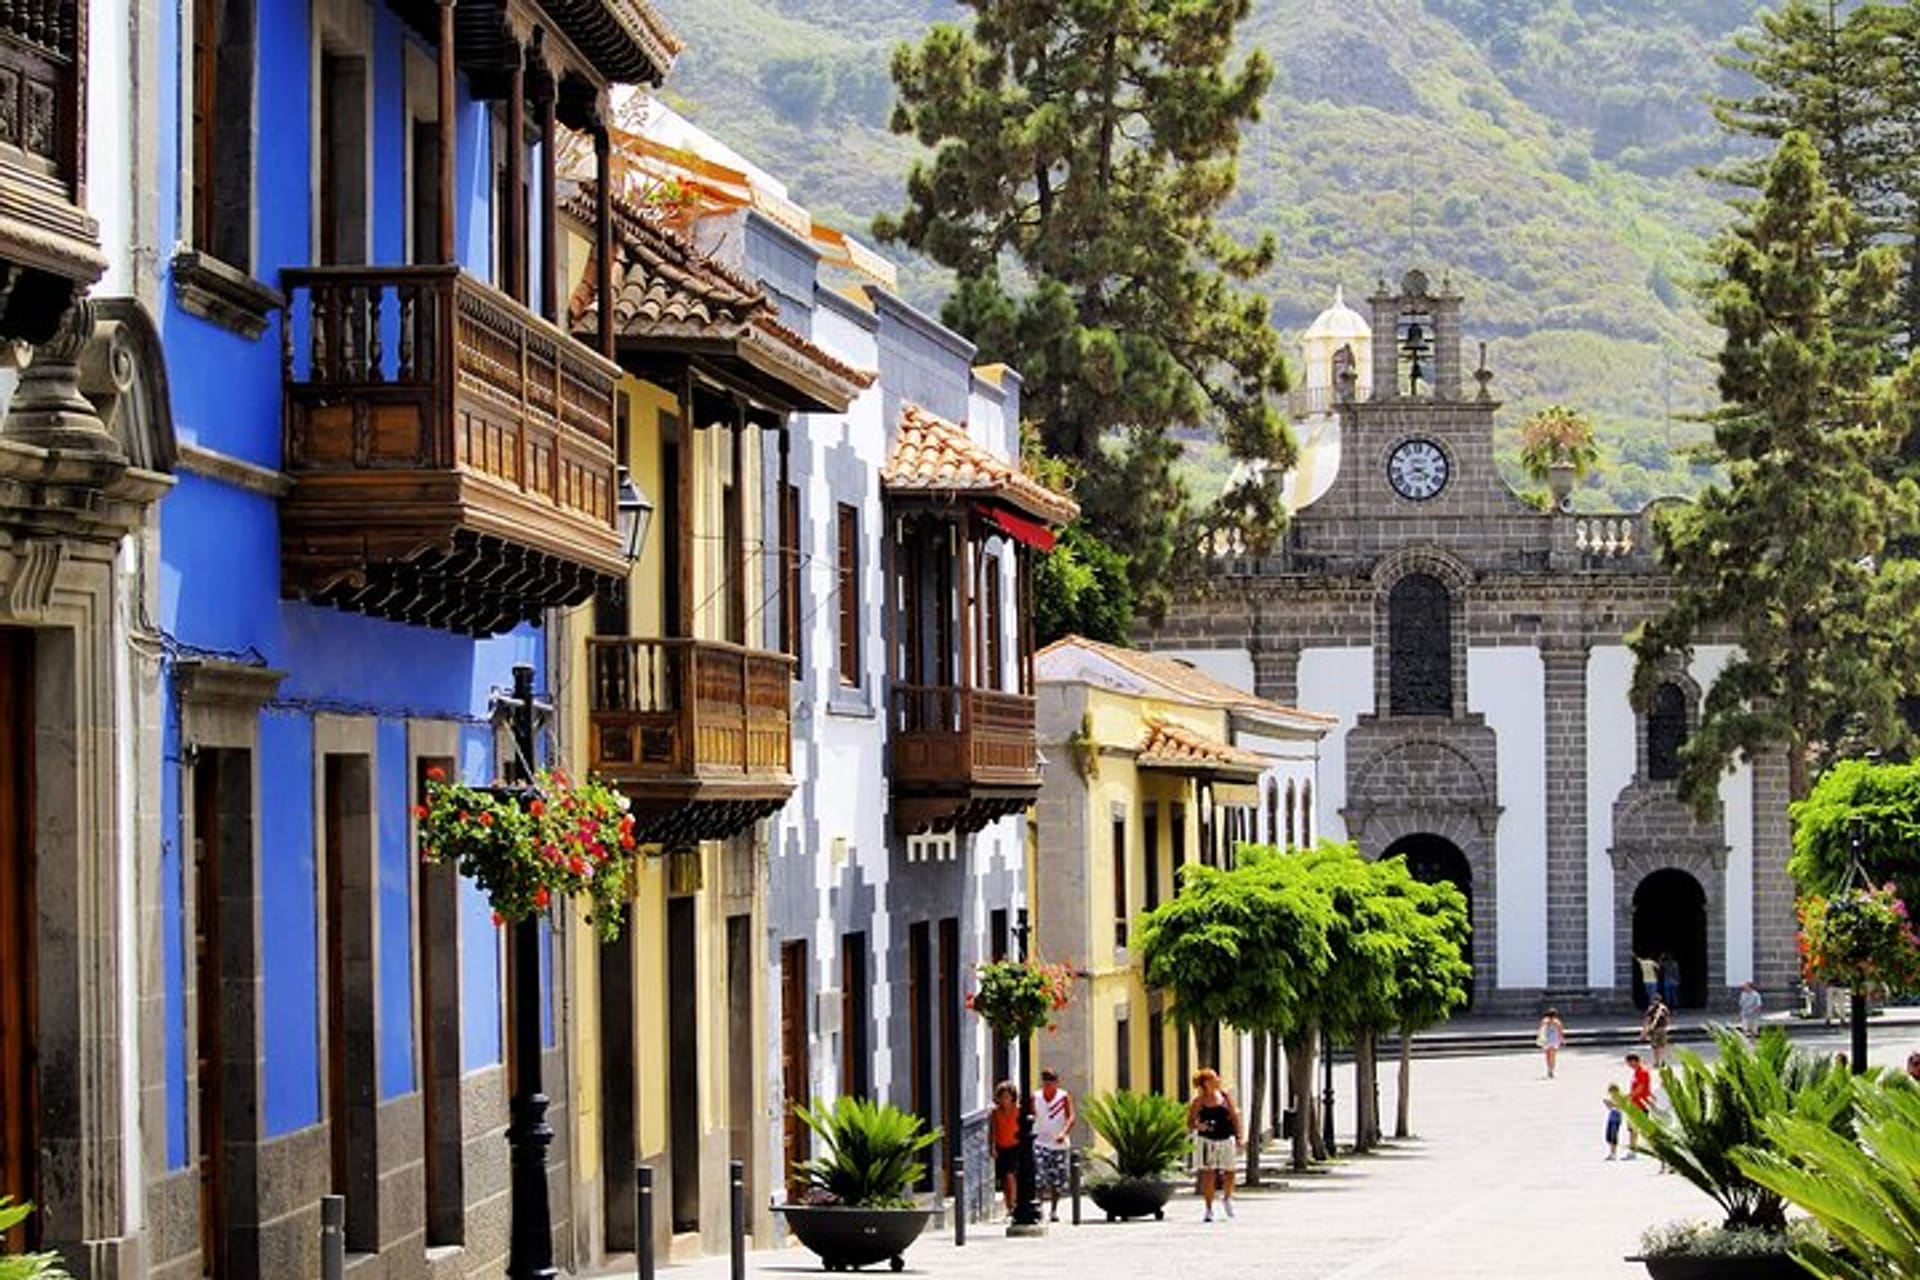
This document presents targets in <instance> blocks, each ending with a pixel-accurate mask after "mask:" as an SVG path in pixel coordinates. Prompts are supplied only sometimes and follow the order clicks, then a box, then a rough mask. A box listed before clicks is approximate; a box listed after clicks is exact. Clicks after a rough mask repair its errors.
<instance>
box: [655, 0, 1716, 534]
mask: <svg viewBox="0 0 1920 1280" xmlns="http://www.w3.org/2000/svg"><path fill="white" fill-rule="evenodd" d="M659 2H660V4H661V7H662V9H663V10H664V11H665V12H666V14H667V16H668V17H669V19H670V20H671V21H672V22H673V23H674V24H675V26H676V28H677V29H678V30H679V31H680V32H681V34H682V35H683V36H684V37H685V38H686V40H687V43H688V49H687V52H686V54H685V55H683V57H682V59H681V62H680V66H679V68H678V69H677V70H676V71H675V73H674V76H673V78H672V79H671V80H670V81H669V84H668V90H667V93H666V97H667V99H668V100H669V102H671V103H672V104H673V105H674V106H675V107H676V108H677V109H679V110H681V111H683V112H685V113H686V114H687V115H689V116H690V117H691V118H693V119H694V120H695V121H697V122H698V123H700V124H702V125H704V126H705V127H707V128H709V129H710V130H712V131H713V132H715V133H716V134H718V135H719V136H721V137H722V138H724V139H726V140H727V141H728V142H729V143H730V144H731V145H733V146H735V147H736V148H738V149H739V150H741V151H742V152H744V153H745V154H747V155H749V156H751V157H752V158H753V159H755V160H756V161H757V162H759V163H761V164H762V165H764V166H765V167H766V168H768V169H769V170H770V171H771V172H773V173H775V174H777V175H778V176H779V177H781V178H782V179H783V180H784V181H786V182H787V183H788V184H789V186H790V187H791V189H792V194H793V195H794V197H795V198H796V199H798V200H800V201H801V202H802V203H804V204H806V205H807V206H808V207H810V208H812V209H813V210H814V212H815V214H816V216H819V217H821V218H823V219H824V220H826V221H828V222H830V223H833V224H835V225H838V226H842V227H845V228H847V229H849V230H852V231H855V232H856V233H860V234H863V235H864V234H865V233H866V231H867V228H868V224H869V222H870V221H871V218H872V216H873V215H874V214H875V213H878V212H881V211H883V210H889V211H891V210H898V209H899V208H900V207H902V204H903V195H902V175H903V174H904V172H905V170H906V167H907V164H908V163H909V161H910V160H911V158H912V157H913V156H914V155H915V154H916V148H915V146H914V144H913V143H912V142H911V140H909V139H904V138H898V137H894V136H893V135H891V134H889V133H888V132H887V129H886V117H887V114H888V104H889V102H890V99H891V86H890V84H889V82H888V80H887V76H886V67H887V61H888V58H889V55H890V53H891V50H892V48H893V47H894V45H895V44H896V43H897V42H899V41H901V40H904V39H908V38H911V37H914V36H916V35H918V34H919V33H920V32H921V31H923V30H924V28H925V26H926V24H927V23H928V22H930V21H934V20H943V19H953V18H957V17H959V16H960V14H961V11H960V10H959V9H958V7H957V6H954V5H951V4H948V3H944V2H942V0H726V2H725V3H723V4H712V3H695V2H694V0H659ZM1753 9H1754V6H1751V5H1750V4H1749V3H1747V0H1739V2H1738V3H1736V2H1735V0H1558V2H1557V3H1551V4H1542V3H1541V2H1540V0H1424V3H1423V2H1422V0H1350V3H1348V4H1346V5H1343V6H1340V7H1338V8H1337V9H1335V8H1333V7H1332V6H1328V5H1325V4H1322V3H1319V2H1318V0H1256V3H1255V6H1254V12H1253V15H1252V17H1251V18H1250V19H1249V21H1248V22H1247V24H1246V26H1245V36H1246V40H1247V41H1248V42H1249V43H1251V44H1257V45H1258V46H1259V47H1261V48H1263V49H1265V50H1266V51H1267V53H1268V55H1269V56H1270V57H1271V58H1272V59H1273V61H1274V64H1275V67H1276V75H1275V77H1274V84H1273V87H1272V90H1271V91H1270V93H1269V95H1268V98H1267V102H1266V106H1265V108H1264V114H1263V118H1262V120H1261V121H1260V123H1259V124H1257V125H1255V126H1254V127H1253V128H1252V129H1251V130H1250V131H1249V133H1248V135H1247V137H1246V139H1245V142H1244V144H1243V148H1242V153H1241V159H1240V177H1241V192H1240V195H1239V197H1238V198H1237V200H1236V202H1235V204H1234V206H1233V207H1232V209H1231V210H1230V211H1229V214H1228V223H1229V226H1230V227H1231V228H1232V229H1233V230H1234V231H1236V232H1238V233H1243V234H1245V235H1246V236H1248V237H1251V235H1252V234H1253V233H1256V232H1258V231H1262V230H1269V229H1270V230H1272V231H1274V232H1275V233H1276V234H1277V235H1278V237H1279V240H1280V248H1281V253H1280V258H1279V261H1278V263H1277V264H1276V265H1275V267H1274V269H1273V271H1272V272H1271V273H1270V275H1269V276H1268V277H1267V278H1266V279H1264V280H1263V281H1262V282H1261V284H1262V288H1263V289H1264V290H1265V291H1266V292H1267V293H1268V295H1269V296H1270V297H1271V299H1272V307H1273V319H1274V323H1275V324H1276V325H1278V326H1279V327H1280V328H1281V330H1282V331H1283V332H1284V333H1286V334H1288V335H1289V336H1290V335H1292V334H1295V333H1297V332H1299V330H1300V329H1302V328H1303V327H1304V326H1305V325H1306V324H1307V322H1308V321H1310V320H1311V318H1312V317H1313V315H1314V314H1315V313H1317V312H1318V311H1319V310H1320V308H1321V307H1323V306H1324V305H1326V302H1327V301H1328V299H1329V297H1330V295H1331V293H1332V290H1333V286H1334V284H1335V283H1336V282H1337V283H1342V284H1344V285H1345V286H1346V287H1347V291H1348V296H1349V298H1350V299H1353V300H1355V301H1356V302H1357V300H1358V299H1359V298H1360V297H1362V296H1364V295H1365V294H1367V293H1369V292H1371V291H1372V287H1373V285H1374V283H1375V282H1376V280H1378V279H1379V278H1380V277H1381V276H1383V275H1385V276H1389V277H1395V278H1397V276H1398V274H1399V273H1400V272H1401V271H1402V270H1404V269H1405V268H1406V267H1408V266H1410V265H1415V264H1419V265H1423V266H1425V267H1427V268H1428V269H1429V270H1430V271H1432V272H1433V273H1435V274H1436V275H1438V274H1439V273H1441V272H1445V273H1448V274H1450V276H1451V278H1452V283H1453V285H1454V287H1455V288H1456V289H1457V290H1458V291H1460V292H1461V293H1463V294H1464V295H1466V299H1467V302H1466V307H1467V320H1468V334H1467V336H1468V339H1469V341H1470V342H1472V341H1475V340H1483V341H1485V342H1486V343H1487V344H1488V363H1489V365H1490V366H1491V368H1492V369H1493V371H1494V375H1495V377H1494V383H1493V388H1494V392H1495V394H1496V395H1497V396H1498V397H1499V398H1500V399H1501V401H1502V402H1503V408H1502V410H1501V414H1500V419H1499V420H1500V424H1501V433H1502V434H1501V437H1500V448H1501V454H1502V460H1503V462H1504V463H1505V464H1506V465H1507V467H1508V471H1509V476H1510V478H1511V479H1512V480H1513V482H1514V483H1515V485H1516V487H1522V486H1524V484H1525V481H1524V480H1523V478H1522V476H1521V472H1520V468H1519V464H1518V442H1517V432H1518V427H1519V423H1520V422H1521V421H1522V420H1523V419H1524V418H1525V417H1526V416H1527V415H1528V414H1529V413H1530V412H1532V411H1533V410H1535V409H1538V408H1540V407H1541V406H1543V405H1545V404H1547V403H1550V402H1555V401H1558V402H1561V403H1565V404H1569V405H1574V406H1576V407H1578V408H1580V409H1581V410H1583V411H1584V412H1586V413H1587V414H1589V415H1590V416H1591V417H1592V419H1593V421H1594V424H1595V427H1596V431H1597V434H1598V438H1599V442H1600V446H1601V462H1600V465H1599V467H1598V468H1597V469H1596V471H1595V472H1594V473H1593V474H1592V475H1591V476H1589V477H1588V479H1587V481H1586V482H1585V484H1584V485H1583V486H1582V488H1581V490H1580V492H1579V494H1578V495H1577V499H1576V501H1577V504H1578V505H1579V506H1581V507H1583V508H1587V509H1598V508H1606V507H1621V506H1624V507H1628V508H1634V507H1639V506H1641V505H1643V504H1644V503H1645V502H1647V501H1648V500H1650V499H1651V498H1654V497H1657V496H1660V495H1662V494H1672V493H1681V494H1684V493H1691V492H1693V491H1694V489H1695V488H1696V487H1697V485H1698V483H1699V480H1700V478H1701V477H1700V474H1699V473H1697V471H1696V469H1695V468H1694V467H1693V466H1692V465H1691V463H1690V462H1689V461H1688V458H1687V456H1686V452H1685V450H1686V447H1687V446H1688V445H1689V444H1691V443H1693V442H1696V441H1698V440H1700V439H1701V438H1703V436H1704V430H1703V429H1702V428H1701V427H1699V426H1698V425H1697V424H1696V423H1695V422H1694V421H1693V420H1692V418H1693V416H1694V415H1697V414H1698V413H1699V412H1701V411H1702V410H1704V409H1706V408H1707V407H1708V406H1709V405H1710V404H1711V403H1712V399H1713V384H1712V367H1711V364H1710V361H1709V356H1710V354H1711V352H1712V350H1713V349H1714V347H1715V345H1716V338H1715V334H1714V333H1713V331H1712V330H1711V329H1710V328H1709V327H1708V326H1707V324H1706V323H1705V321H1704V320H1703V319H1702V317H1701V313H1700V308H1699V306H1698V304H1697V302H1696V300H1695V298H1694V297H1693V294H1692V291H1691V287H1690V286H1691V282H1692V281H1693V280H1694V279H1696V278H1698V276H1699V275H1700V274H1701V268H1700V265H1699V264H1700V262H1701V260H1702V253H1703V249H1704V245H1705V242H1706V240H1707V238H1708V237H1709V236H1710V235H1711V234H1712V233H1713V231H1714V230H1715V229H1716V228H1717V227H1718V226H1719V225H1721V224H1722V223H1723V222H1724V220H1725V217H1726V212H1727V211H1726V206H1725V205H1724V203H1723V202H1722V193H1720V192H1718V191H1716V190H1714V189H1713V188H1712V187H1711V186H1710V185H1709V184H1708V183H1707V182H1706V181H1705V180H1703V179H1701V178H1700V177H1698V176H1697V170H1698V167H1699V166H1701V165H1703V164H1712V163H1716V162H1718V161H1720V160H1723V159H1725V158H1726V156H1727V154H1728V148H1729V146H1730V145H1731V144H1729V143H1728V142H1727V140H1726V139H1725V137H1724V135H1722V134H1721V133H1720V132H1719V131H1718V130H1717V128H1716V127H1715V126H1714V124H1713V121H1712V118H1711V115H1710V113H1709V112H1708V110H1707V108H1706V105H1705V102H1704V97H1705V95H1706V94H1707V93H1708V92H1710V91H1721V92H1724V91H1727V90H1728V89H1730V88H1737V87H1738V86H1735V85H1730V84H1729V83H1728V82H1727V79H1726V77H1727V74H1728V73H1726V72H1723V71H1722V70H1720V69H1719V67H1718V64H1717V63H1716V61H1715V57H1716V55H1717V54H1718V53H1720V52H1723V51H1725V50H1726V48H1727V47H1728V42H1729V38H1730V36H1731V34H1732V33H1733V31H1734V30H1735V29H1736V28H1737V27H1738V26H1739V25H1740V24H1741V23H1743V22H1744V21H1746V20H1747V19H1748V18H1750V17H1751V14H1752V12H1753ZM901 280H902V289H903V291H904V292H906V293H907V295H908V296H909V298H911V299H912V300H913V301H914V302H916V303H918V304H920V305H923V306H930V307H933V308H936V309H937V307H938V305H939V302H940V299H941V297H942V295H943V291H944V285H945V282H944V280H943V279H942V278H941V276H940V274H939V273H938V272H936V271H934V270H933V269H932V268H930V267H928V266H926V265H925V264H915V263H903V264H902V276H901ZM1471 353H1472V348H1471V347H1470V348H1469V354H1470V355H1471ZM1221 457H1222V454H1221V452H1220V451H1219V450H1217V449H1212V448H1209V447H1206V442H1203V441H1194V442H1192V443H1191V445H1190V453H1189V459H1188V465H1187V467H1186V469H1185V473H1186V474H1187V475H1188V477H1189V479H1190V481H1191V482H1192V483H1193V485H1194V487H1195V491H1196V494H1198V495H1199V496H1203V497H1207V496H1211V494H1212V492H1213V491H1214V490H1216V489H1217V487H1218V484H1219V479H1220V466H1221V463H1220V459H1221Z"/></svg>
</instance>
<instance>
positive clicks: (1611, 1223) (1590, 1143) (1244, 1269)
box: [604, 1025, 1920, 1280]
mask: <svg viewBox="0 0 1920 1280" xmlns="http://www.w3.org/2000/svg"><path fill="white" fill-rule="evenodd" d="M1874 1031H1875V1035H1876V1039H1875V1042H1874V1044H1873V1053H1872V1055H1871V1057H1872V1060H1873V1061H1874V1062H1876V1063H1886V1064H1889V1065H1892V1064H1897V1063H1900V1062H1904V1060H1905V1057H1906V1054H1907V1051H1908V1049H1909V1048H1912V1047H1916V1046H1920V1027H1916V1026H1913V1025H1905V1026H1888V1027H1880V1026H1876V1027H1875V1028H1874ZM1799 1043H1801V1044H1805V1045H1808V1046H1809V1047H1816V1048H1819V1049H1821V1050H1823V1051H1826V1052H1833V1051H1836V1050H1840V1049H1843V1048H1844V1047H1845V1039H1844V1031H1843V1030H1842V1029H1838V1028H1836V1029H1835V1030H1833V1031H1832V1032H1830V1033H1826V1034H1817V1035H1811V1036H1803V1037H1801V1038H1800V1039H1799ZM1624 1052H1625V1050H1624V1049H1612V1048H1609V1049H1599V1048H1593V1049H1574V1050H1570V1051H1568V1052H1567V1053H1565V1054H1564V1055H1563V1056H1562V1058H1561V1062H1560V1068H1559V1077H1558V1078H1557V1079H1554V1080H1548V1079H1546V1078H1545V1073H1544V1070H1543V1068H1542V1065H1541V1061H1540V1057H1539V1055H1538V1054H1518V1053H1509V1054H1492V1055H1485V1056H1479V1057H1460V1058H1439V1059H1430V1060H1424V1061H1420V1062H1418V1063H1416V1064H1415V1069H1414V1086H1413V1087H1414V1112H1413V1122H1414V1128H1415V1130H1416V1131H1417V1132H1418V1134H1419V1135H1420V1136H1419V1137H1418V1138H1417V1139H1415V1140H1411V1141H1406V1142H1398V1143H1393V1144H1391V1145H1390V1146H1389V1147H1388V1148H1387V1149H1385V1150H1383V1151H1381V1152H1379V1153H1377V1154H1375V1155H1371V1156H1364V1157H1358V1158H1352V1159H1346V1160H1343V1161H1341V1162H1340V1163H1339V1164H1338V1165H1336V1166H1335V1167H1334V1168H1333V1169H1332V1170H1331V1171H1330V1172H1326V1173H1317V1174H1308V1175H1302V1176H1289V1177H1287V1178H1286V1179H1285V1180H1284V1181H1285V1185H1284V1187H1281V1188H1272V1189H1268V1188H1262V1189H1259V1190H1254V1191H1247V1192H1243V1193H1242V1195H1241V1196H1240V1197H1239V1201H1238V1203H1239V1216H1238V1218H1237V1219H1236V1220H1234V1221H1231V1222H1224V1221H1223V1222H1215V1223H1212V1224H1207V1223H1203V1222H1201V1221H1200V1206H1199V1201H1198V1200H1197V1199H1196V1198H1195V1197H1193V1196H1192V1195H1191V1194H1186V1195H1182V1196H1180V1197H1178V1198H1176V1199H1175V1200H1174V1202H1173V1203H1172V1204H1171V1205H1169V1206H1168V1210H1167V1217H1166V1220H1165V1221H1163V1222H1149V1221H1142V1222H1133V1223H1126V1224H1108V1223H1107V1222H1105V1221H1095V1220H1094V1217H1093V1209H1092V1205H1091V1204H1088V1205H1087V1206H1086V1209H1087V1213H1088V1215H1089V1217H1088V1220H1087V1222H1086V1223H1085V1225H1083V1226H1080V1227H1073V1226H1071V1225H1069V1224H1067V1223H1066V1222H1065V1221H1064V1219H1065V1217H1066V1212H1065V1209H1064V1207H1063V1209H1062V1215H1061V1216H1062V1219H1063V1221H1062V1222H1061V1223H1060V1224H1059V1225H1058V1226H1054V1227H1052V1228H1051V1229H1050V1230H1049V1232H1048V1234H1047V1235H1046V1236H1045V1237H1044V1238H1041V1239H1032V1240H1009V1239H1007V1238H1006V1237H1005V1236H1004V1234H1003V1229H1002V1227H1001V1226H1000V1224H998V1223H991V1224H975V1225H974V1226H973V1227H972V1228H971V1230H970V1233H969V1236H968V1240H967V1244H966V1246H965V1247H964V1248H955V1247H954V1244H953V1237H952V1235H951V1233H950V1232H946V1231H942V1232H940V1233H938V1234H933V1233H930V1234H928V1235H926V1236H923V1237H921V1240H920V1242H919V1243H918V1244H916V1245H915V1246H914V1247H913V1249H912V1250H910V1251H909V1252H908V1254H907V1274H909V1275H926V1276H938V1277H955V1278H956V1280H959V1278H963V1277H980V1278H982V1280H987V1278H989V1277H990V1278H991V1280H1013V1278H1015V1277H1026V1276H1039V1277H1049V1278H1059V1277H1074V1278H1078V1277H1101V1278H1102V1280H1127V1278H1129V1277H1135V1276H1139V1277H1155V1278H1156V1280H1157V1278H1160V1277H1165V1278H1167V1280H1189V1278H1191V1280H1225V1278H1226V1277H1230V1276H1236V1275H1251V1276H1258V1277H1260V1280H1373V1278H1382V1280H1385V1278H1398V1277H1420V1278H1421V1280H1447V1278H1457V1280H1467V1278H1469V1277H1472V1278H1475V1280H1481V1278H1486V1277H1494V1278H1502V1277H1508V1276H1513V1277H1522V1276H1532V1275H1551V1276H1554V1277H1556V1280H1587V1278H1589V1277H1591V1278H1592V1280H1619V1278H1621V1277H1630V1276H1635V1275H1644V1274H1645V1272H1644V1270H1643V1269H1642V1268H1641V1267H1640V1266H1639V1265H1638V1264H1629V1263H1627V1262H1625V1261H1623V1259H1624V1257H1625V1256H1626V1255H1628V1254H1631V1253H1633V1252H1635V1246H1636V1244H1637V1242H1638V1240H1639V1235H1640V1231H1641V1229H1642V1228H1643V1227H1645V1226H1647V1225H1648V1224H1651V1223H1656V1222H1662V1221H1666V1220H1668V1219H1672V1218H1681V1217H1710V1216H1712V1213H1713V1205H1712V1203H1711V1202H1710V1201H1709V1200H1708V1199H1707V1198H1706V1197H1705V1196H1704V1195H1702V1194H1701V1193H1699V1192H1698V1191H1696V1190H1695V1189H1694V1188H1693V1187H1692V1186H1690V1185H1689V1184H1687V1183H1686V1182H1684V1181H1682V1180H1681V1179H1679V1178H1677V1177H1674V1176H1670V1175H1662V1174H1661V1173H1660V1171H1659V1167H1658V1165H1656V1164H1655V1163H1654V1162H1653V1161H1652V1160H1650V1159H1647V1158H1645V1157H1642V1158H1640V1159H1639V1160H1636V1161H1621V1162H1619V1163H1613V1164H1609V1163H1607V1162H1606V1161H1605V1160H1604V1159H1603V1158H1602V1157H1603V1155H1604V1153H1605V1148H1604V1144H1603V1142H1602V1140H1601V1130H1602V1127H1603V1125H1604V1121H1605V1112H1604V1110H1603V1108H1602V1104H1601V1098H1602V1095H1603V1093H1604V1091H1605V1088H1606V1085H1607V1084H1608V1083H1609V1082H1612V1081H1624V1080H1625V1074H1624V1070H1623V1068H1622V1067H1621V1057H1622V1055H1623V1054H1624ZM1350 1079H1351V1073H1350V1071H1347V1070H1342V1071H1341V1072H1340V1074H1339V1076H1338V1077H1337V1079H1336V1083H1337V1087H1338V1088H1339V1089H1340V1091H1341V1096H1340V1111H1341V1114H1340V1117H1339V1121H1340V1124H1341V1125H1342V1127H1343V1129H1344V1126H1345V1125H1347V1124H1349V1123H1350V1122H1351V1112H1350V1109H1349V1108H1350V1100H1349V1099H1348V1097H1347V1094H1346V1089H1347V1087H1348V1083H1349V1081H1350ZM1382 1088H1383V1096H1382V1099H1381V1102H1382V1105H1383V1107H1384V1108H1385V1109H1386V1111H1387V1115H1388V1117H1389V1121H1390V1120H1391V1115H1392V1107H1393V1100H1394V1093H1393V1074H1392V1067H1391V1064H1387V1065H1386V1067H1385V1070H1384V1071H1383V1080H1382ZM1342 1142H1343V1143H1344V1142H1345V1137H1344V1134H1343V1136H1342ZM1624 1145H1625V1144H1624V1139H1623V1142H1622V1146H1623V1150H1624ZM727 1265H728V1264H727V1259H726V1258H724V1257H719V1258H707V1259H702V1260H700V1261H698V1262H695V1263H690V1264H687V1265H684V1266H675V1267H663V1268H662V1269H661V1271H660V1273H659V1274H660V1275H661V1276H663V1277H668V1278H670V1280H722V1278H723V1277H725V1276H726V1275H727ZM748 1271H749V1273H750V1274H752V1275H756V1276H779V1275H800V1274H807V1273H812V1274H821V1272H820V1268H819V1266H818V1263H817V1262H816V1261H815V1259H814V1258H813V1256H812V1255H811V1254H809V1253H807V1252H806V1251H804V1250H801V1249H798V1248H792V1249H780V1250H772V1251H760V1252H755V1253H753V1254H751V1255H750V1257H749V1262H748ZM874 1273H875V1274H884V1273H885V1268H884V1267H882V1268H879V1269H877V1271H875V1272H874ZM604 1274H606V1275H608V1276H616V1275H621V1274H627V1275H631V1274H632V1273H631V1272H630V1271H628V1272H625V1273H622V1272H617V1271H616V1272H607V1273H604Z"/></svg>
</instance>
